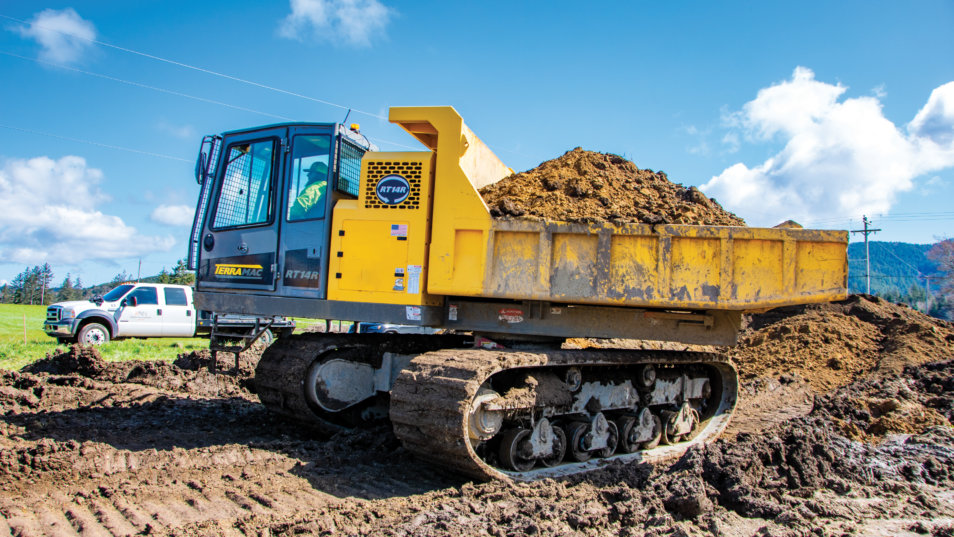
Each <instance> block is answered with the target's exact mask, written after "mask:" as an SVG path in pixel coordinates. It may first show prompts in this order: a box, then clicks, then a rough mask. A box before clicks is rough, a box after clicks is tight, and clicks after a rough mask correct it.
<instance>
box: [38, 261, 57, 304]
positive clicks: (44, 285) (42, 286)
mask: <svg viewBox="0 0 954 537" xmlns="http://www.w3.org/2000/svg"><path fill="white" fill-rule="evenodd" d="M37 268H38V269H39V270H37V275H36V279H37V287H38V288H39V292H40V296H39V297H38V299H37V304H49V303H52V300H53V297H52V296H50V295H49V293H47V290H48V289H49V288H50V284H51V283H53V267H51V266H50V264H49V263H43V266H42V267H37Z"/></svg>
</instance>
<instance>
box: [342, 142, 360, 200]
mask: <svg viewBox="0 0 954 537" xmlns="http://www.w3.org/2000/svg"><path fill="white" fill-rule="evenodd" d="M340 148H341V149H340V150H339V152H340V155H341V157H340V159H339V160H338V163H339V164H338V186H337V190H338V192H344V193H345V194H348V195H351V196H354V197H356V198H357V197H358V189H359V188H360V184H361V157H363V156H364V149H361V148H359V147H357V146H355V145H352V144H350V143H348V142H346V141H344V140H342V141H341V145H340Z"/></svg>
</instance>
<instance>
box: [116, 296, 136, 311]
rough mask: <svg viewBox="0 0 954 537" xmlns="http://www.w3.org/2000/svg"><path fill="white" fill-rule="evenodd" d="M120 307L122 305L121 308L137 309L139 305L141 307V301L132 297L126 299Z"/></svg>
mask: <svg viewBox="0 0 954 537" xmlns="http://www.w3.org/2000/svg"><path fill="white" fill-rule="evenodd" d="M120 305H121V306H130V307H133V308H135V307H136V306H137V305H139V300H138V299H136V297H134V296H131V297H129V298H124V299H123V301H122V304H120Z"/></svg>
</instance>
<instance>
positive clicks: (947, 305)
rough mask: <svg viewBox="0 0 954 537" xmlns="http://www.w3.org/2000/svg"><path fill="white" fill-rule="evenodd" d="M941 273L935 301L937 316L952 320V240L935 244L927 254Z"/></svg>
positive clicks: (953, 312)
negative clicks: (937, 296)
mask: <svg viewBox="0 0 954 537" xmlns="http://www.w3.org/2000/svg"><path fill="white" fill-rule="evenodd" d="M927 256H928V258H930V259H932V260H933V261H935V262H937V265H938V270H939V271H940V272H941V274H942V277H941V292H940V299H939V300H938V301H937V308H938V311H939V314H940V315H939V316H941V317H944V318H947V319H954V239H947V240H944V241H940V242H938V243H937V244H935V245H934V246H933V247H931V249H930V250H929V251H928V253H927Z"/></svg>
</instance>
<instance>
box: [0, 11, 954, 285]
mask: <svg viewBox="0 0 954 537" xmlns="http://www.w3.org/2000/svg"><path fill="white" fill-rule="evenodd" d="M581 6H582V5H581V4H580V3H577V2H560V1H550V2H530V1H527V2H512V1H511V2H494V1H487V2H467V3H463V2H400V3H397V2H393V1H388V0H292V1H291V2H279V1H276V2H252V1H241V0H237V1H236V0H233V1H230V2H214V1H213V2H181V1H174V0H166V1H144V2H125V3H116V2H104V1H88V2H80V3H76V2H50V3H40V2H35V1H31V2H17V1H8V2H4V3H2V4H0V73H2V80H3V83H2V84H0V281H2V280H11V279H12V278H13V277H14V276H15V275H16V274H17V273H19V272H20V271H22V270H23V268H24V267H26V266H33V265H36V264H42V263H44V262H49V263H50V264H51V265H53V267H54V271H55V280H54V281H55V283H56V284H57V285H58V284H59V282H61V281H62V279H63V277H64V276H65V275H66V273H67V272H69V273H70V274H71V275H73V276H74V277H75V276H77V275H78V276H80V277H81V278H82V281H83V283H84V284H92V283H99V282H102V281H106V280H109V279H111V278H112V277H113V275H115V274H117V273H118V272H120V271H123V270H125V271H127V272H129V273H131V274H133V275H135V274H136V272H137V270H138V264H139V262H140V259H141V263H142V269H141V270H142V274H143V275H148V274H155V273H157V272H158V271H159V270H161V269H162V268H163V267H165V268H171V267H172V266H173V265H174V264H175V262H176V260H177V259H179V258H182V257H185V255H186V243H187V240H188V235H189V227H190V220H191V212H192V209H191V207H192V206H193V205H194V203H195V198H196V196H197V194H198V186H197V185H196V184H195V181H194V179H193V173H192V170H193V166H194V160H195V154H196V150H197V148H198V143H199V140H200V139H201V136H202V135H203V134H210V133H217V132H222V131H226V130H232V129H238V128H243V127H248V126H254V125H260V124H268V123H275V122H279V121H283V120H285V119H294V120H302V121H341V120H343V119H344V117H345V113H346V111H347V109H348V108H352V109H354V111H352V112H351V116H350V118H349V122H352V121H357V122H359V123H361V127H362V131H363V132H364V133H365V134H367V135H368V136H370V137H371V138H372V139H373V140H374V141H375V142H376V143H377V145H378V146H380V147H381V149H383V150H405V149H408V148H412V149H418V148H419V146H417V145H416V142H414V141H413V140H412V139H411V138H410V137H409V136H407V135H405V134H404V133H403V131H401V130H400V129H399V128H396V127H394V126H392V125H390V124H389V123H388V122H387V121H386V120H384V119H382V118H383V117H386V115H387V108H388V107H389V106H393V105H446V104H449V105H453V106H454V107H456V108H457V110H458V111H459V112H460V113H461V115H462V116H463V117H464V119H465V121H466V122H467V123H468V125H469V126H470V127H471V128H472V129H473V130H474V132H475V133H477V135H478V136H480V137H481V138H482V139H483V140H484V142H486V143H487V145H488V146H489V147H491V148H492V149H493V150H494V151H495V152H496V153H497V154H498V156H499V157H500V158H501V159H502V160H503V161H504V162H506V163H507V164H508V165H509V166H510V167H512V168H513V169H514V170H517V171H522V170H526V169H529V168H532V167H535V166H536V165H538V164H539V163H540V162H542V161H545V160H549V159H551V158H555V157H557V156H559V155H561V154H562V153H563V152H565V151H567V150H569V149H572V148H574V147H577V146H582V147H583V148H585V149H591V150H596V151H603V152H611V153H617V154H620V155H623V156H625V157H626V158H629V159H630V160H632V161H634V162H635V163H636V164H637V165H638V166H639V167H642V168H651V169H654V170H664V171H665V172H666V173H667V174H668V175H669V178H670V179H671V180H673V181H676V182H680V183H683V184H685V185H697V186H700V187H701V188H702V189H703V190H704V191H705V192H707V193H708V194H709V195H711V196H714V197H715V198H716V199H718V200H719V201H720V202H721V203H722V204H723V205H725V206H726V208H728V209H729V210H732V211H733V212H735V213H737V214H739V215H740V216H742V217H744V218H746V220H747V221H748V222H749V223H750V224H752V225H769V226H770V225H774V224H776V223H778V222H781V221H783V220H785V219H788V218H794V219H795V220H798V221H800V222H802V223H804V224H807V225H810V226H813V227H824V228H837V229H849V228H850V229H858V228H859V226H860V225H861V217H862V214H867V215H868V216H869V217H871V218H872V219H873V220H874V223H875V225H876V226H877V227H880V228H882V230H883V231H882V232H881V233H879V234H877V235H875V236H874V238H875V239H878V240H894V241H907V242H920V243H926V242H933V241H934V240H935V239H937V238H945V237H952V236H954V204H952V200H954V32H952V31H951V29H952V28H954V2H950V1H949V0H945V1H918V2H877V1H841V2H831V1H806V2H799V3H780V2H718V3H716V2H679V3H675V2H653V3H650V2H606V3H590V4H587V5H586V6H585V7H581ZM147 55H151V56H153V57H149V56H147ZM157 58H159V59H157ZM161 60H171V61H174V62H179V63H180V64H185V65H187V66H192V67H196V68H201V69H202V70H199V69H194V68H189V67H186V66H183V65H176V64H174V63H170V62H169V61H161ZM203 70H204V71H203ZM209 71H211V72H214V73H219V74H224V75H229V76H230V77H234V78H226V77H223V76H218V75H215V74H211V73H210V72H209ZM235 78H238V79H242V80H245V81H251V82H255V83H257V84H260V85H253V84H249V83H244V82H240V81H238V80H235ZM262 86H268V87H269V88H272V89H269V88H265V87H262ZM278 90H281V91H278ZM325 103H333V104H325ZM335 105H338V106H335ZM856 238H857V236H856Z"/></svg>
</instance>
